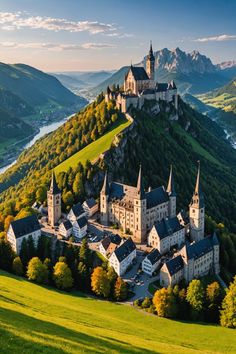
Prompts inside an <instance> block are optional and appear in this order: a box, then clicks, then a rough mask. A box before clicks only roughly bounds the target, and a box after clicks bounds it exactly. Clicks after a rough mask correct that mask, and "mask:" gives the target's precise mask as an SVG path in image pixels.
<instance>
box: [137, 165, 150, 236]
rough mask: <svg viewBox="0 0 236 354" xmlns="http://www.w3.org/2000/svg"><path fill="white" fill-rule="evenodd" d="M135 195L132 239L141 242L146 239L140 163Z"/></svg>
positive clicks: (144, 200) (144, 204) (145, 203)
mask: <svg viewBox="0 0 236 354" xmlns="http://www.w3.org/2000/svg"><path fill="white" fill-rule="evenodd" d="M136 189H137V195H136V197H135V198H134V241H135V242H136V243H142V242H144V241H145V239H146V233H147V227H146V208H147V201H146V197H145V191H144V188H143V178H142V167H141V165H140V168H139V175H138V182H137V187H136Z"/></svg>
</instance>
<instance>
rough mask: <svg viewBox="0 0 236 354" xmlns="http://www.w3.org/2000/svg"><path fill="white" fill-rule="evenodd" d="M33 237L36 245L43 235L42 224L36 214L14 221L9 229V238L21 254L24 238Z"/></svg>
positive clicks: (16, 250)
mask: <svg viewBox="0 0 236 354" xmlns="http://www.w3.org/2000/svg"><path fill="white" fill-rule="evenodd" d="M30 236H31V237H32V239H33V241H34V244H35V246H37V243H38V239H39V237H41V226H40V224H39V221H38V219H37V216H36V215H30V216H27V217H25V218H22V219H18V220H15V221H12V222H11V223H10V226H9V228H8V231H7V239H8V241H9V242H10V244H11V247H12V249H13V250H14V251H15V252H16V253H17V254H19V253H20V250H21V244H22V241H23V240H24V239H26V240H28V238H29V237H30Z"/></svg>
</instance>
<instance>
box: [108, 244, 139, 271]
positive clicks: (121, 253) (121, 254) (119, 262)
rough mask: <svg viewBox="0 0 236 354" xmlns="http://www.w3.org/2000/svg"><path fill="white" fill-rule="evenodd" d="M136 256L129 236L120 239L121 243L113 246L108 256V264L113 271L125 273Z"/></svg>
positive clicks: (134, 247)
mask: <svg viewBox="0 0 236 354" xmlns="http://www.w3.org/2000/svg"><path fill="white" fill-rule="evenodd" d="M135 258H136V246H135V244H134V242H133V241H132V239H131V238H128V239H127V240H125V241H122V242H121V244H120V245H119V246H118V247H116V248H115V250H114V252H112V254H111V256H110V257H109V259H108V261H109V265H110V266H111V267H113V268H114V270H115V272H116V273H117V274H118V275H119V276H122V275H124V274H125V272H126V271H127V269H128V268H129V266H131V265H132V263H133V261H134V260H135Z"/></svg>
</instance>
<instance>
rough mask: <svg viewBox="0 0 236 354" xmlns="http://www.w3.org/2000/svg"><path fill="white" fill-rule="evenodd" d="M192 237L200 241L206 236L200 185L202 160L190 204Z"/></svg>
mask: <svg viewBox="0 0 236 354" xmlns="http://www.w3.org/2000/svg"><path fill="white" fill-rule="evenodd" d="M189 219H190V237H191V239H192V241H196V242H197V241H200V240H201V239H203V238H204V230H205V203H204V196H203V193H202V189H201V185H200V161H198V172H197V179H196V184H195V189H194V193H193V196H192V200H191V202H190V205H189Z"/></svg>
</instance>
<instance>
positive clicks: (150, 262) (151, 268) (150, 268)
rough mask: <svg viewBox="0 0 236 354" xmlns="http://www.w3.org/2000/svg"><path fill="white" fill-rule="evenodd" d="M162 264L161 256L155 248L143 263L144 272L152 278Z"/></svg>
mask: <svg viewBox="0 0 236 354" xmlns="http://www.w3.org/2000/svg"><path fill="white" fill-rule="evenodd" d="M160 264H161V254H160V252H159V251H158V250H157V249H156V248H153V249H152V251H151V252H150V253H149V254H148V255H147V256H146V257H145V258H144V260H143V261H142V271H143V272H144V273H146V274H148V275H150V276H152V275H153V273H154V272H155V271H156V270H157V268H158V267H159V266H160Z"/></svg>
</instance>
